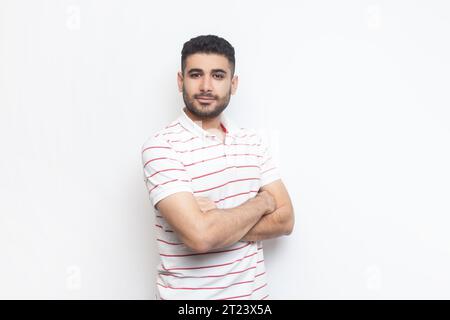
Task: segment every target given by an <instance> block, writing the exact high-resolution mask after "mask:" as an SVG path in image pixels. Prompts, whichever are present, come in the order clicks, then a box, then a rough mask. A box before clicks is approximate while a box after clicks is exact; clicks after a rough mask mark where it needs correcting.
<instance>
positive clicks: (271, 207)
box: [256, 190, 277, 216]
mask: <svg viewBox="0 0 450 320" xmlns="http://www.w3.org/2000/svg"><path fill="white" fill-rule="evenodd" d="M256 196H257V197H261V198H262V199H263V200H264V202H265V204H266V207H267V210H266V212H265V213H264V216H265V215H267V214H270V213H272V212H274V211H275V210H276V209H277V204H276V202H275V198H274V197H273V196H272V195H271V194H270V192H269V191H265V190H262V191H260V192H258V194H257V195H256Z"/></svg>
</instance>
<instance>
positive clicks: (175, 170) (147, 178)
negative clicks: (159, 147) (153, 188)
mask: <svg viewBox="0 0 450 320" xmlns="http://www.w3.org/2000/svg"><path fill="white" fill-rule="evenodd" d="M173 170H175V171H186V169H177V168H173V169H164V170H160V171H156V172H155V173H153V174H152V175H150V176H148V177H145V178H146V179H148V178H151V177H153V176H154V175H155V174H158V173H160V172H164V171H173Z"/></svg>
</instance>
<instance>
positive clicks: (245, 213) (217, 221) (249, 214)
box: [205, 196, 273, 251]
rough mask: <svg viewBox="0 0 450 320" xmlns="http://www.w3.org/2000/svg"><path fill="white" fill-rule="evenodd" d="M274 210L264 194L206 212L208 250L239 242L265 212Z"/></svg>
mask: <svg viewBox="0 0 450 320" xmlns="http://www.w3.org/2000/svg"><path fill="white" fill-rule="evenodd" d="M272 210H273V209H271V208H270V204H268V203H267V201H266V199H265V198H264V197H263V196H256V197H254V198H251V199H249V200H247V201H246V202H244V203H243V204H241V205H240V206H237V207H235V208H231V209H213V210H210V211H208V212H206V213H205V215H206V216H205V219H206V221H207V226H208V227H207V229H206V230H207V235H206V236H205V238H206V239H205V241H207V242H208V248H209V250H208V251H210V250H214V249H219V248H223V247H226V246H229V245H231V244H233V243H236V242H238V241H239V240H241V239H242V237H243V236H244V235H245V234H247V233H248V231H249V230H250V229H251V228H252V227H253V226H254V225H255V224H256V223H257V222H258V221H259V220H260V219H261V217H262V216H263V215H264V214H266V213H269V212H271V211H272Z"/></svg>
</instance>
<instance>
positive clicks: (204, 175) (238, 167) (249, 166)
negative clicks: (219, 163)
mask: <svg viewBox="0 0 450 320" xmlns="http://www.w3.org/2000/svg"><path fill="white" fill-rule="evenodd" d="M252 167H253V168H259V166H256V165H248V166H231V167H226V168H224V169H221V170H218V171H214V172H210V173H206V174H202V175H201V176H197V177H193V178H192V180H195V179H200V178H203V177H206V176H209V175H212V174H215V173H219V172H222V171H225V170H228V169H232V168H236V169H242V168H252Z"/></svg>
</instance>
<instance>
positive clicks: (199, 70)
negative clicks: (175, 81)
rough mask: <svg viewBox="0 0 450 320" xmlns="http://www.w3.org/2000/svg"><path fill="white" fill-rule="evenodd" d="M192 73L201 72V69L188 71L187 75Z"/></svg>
mask: <svg viewBox="0 0 450 320" xmlns="http://www.w3.org/2000/svg"><path fill="white" fill-rule="evenodd" d="M192 72H203V70H202V69H198V68H193V69H190V70H189V71H188V73H192Z"/></svg>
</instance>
